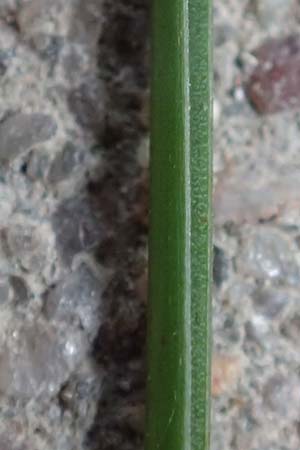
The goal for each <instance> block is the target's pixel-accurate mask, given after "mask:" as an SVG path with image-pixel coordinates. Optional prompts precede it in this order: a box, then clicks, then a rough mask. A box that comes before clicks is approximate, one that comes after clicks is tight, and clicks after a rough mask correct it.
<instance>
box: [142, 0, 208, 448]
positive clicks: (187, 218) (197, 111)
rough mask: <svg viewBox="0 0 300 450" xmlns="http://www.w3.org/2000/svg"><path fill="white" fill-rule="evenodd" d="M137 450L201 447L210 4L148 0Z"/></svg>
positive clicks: (204, 440) (204, 429)
mask: <svg viewBox="0 0 300 450" xmlns="http://www.w3.org/2000/svg"><path fill="white" fill-rule="evenodd" d="M152 44H153V60H152V67H153V69H152V126H151V128H152V129H151V133H152V144H151V211H150V242H149V258H150V285H149V297H150V298H149V337H148V348H149V359H148V363H149V378H148V415H147V427H146V450H159V449H163V450H206V449H207V448H208V445H209V416H210V406H209V397H210V352H211V342H210V284H211V231H212V225H211V180H212V175H211V2H210V0H154V2H153V40H152Z"/></svg>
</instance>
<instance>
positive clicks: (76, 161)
mask: <svg viewBox="0 0 300 450" xmlns="http://www.w3.org/2000/svg"><path fill="white" fill-rule="evenodd" d="M83 159H84V154H83V153H82V152H81V151H80V150H78V149H77V148H76V147H75V146H74V145H73V144H72V142H67V143H66V144H65V146H64V148H63V150H62V152H60V153H59V154H58V155H57V157H56V158H55V159H54V161H53V162H52V164H51V167H50V170H49V173H48V181H49V183H51V184H55V183H59V182H60V181H63V180H65V179H66V178H68V177H69V176H70V175H71V174H72V173H73V171H74V170H75V169H76V167H79V166H80V164H82V162H83Z"/></svg>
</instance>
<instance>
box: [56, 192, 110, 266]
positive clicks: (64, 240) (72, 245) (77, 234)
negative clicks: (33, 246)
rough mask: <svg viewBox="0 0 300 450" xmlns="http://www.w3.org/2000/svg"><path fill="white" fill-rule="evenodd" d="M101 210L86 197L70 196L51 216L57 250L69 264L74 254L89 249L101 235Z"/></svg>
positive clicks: (98, 240)
mask: <svg viewBox="0 0 300 450" xmlns="http://www.w3.org/2000/svg"><path fill="white" fill-rule="evenodd" d="M101 218H102V214H101V211H97V209H96V208H95V207H93V205H92V204H91V200H90V199H89V198H88V197H84V196H80V197H74V198H70V199H68V200H66V201H64V202H63V203H62V204H60V205H59V206H58V208H57V210H56V211H55V213H54V215H53V217H52V225H53V229H54V232H55V234H56V243H57V249H58V252H59V253H60V255H61V258H62V260H63V261H64V262H65V263H67V264H71V263H72V260H73V258H74V256H75V255H76V254H77V253H80V252H81V251H83V250H91V249H92V248H93V247H95V245H96V244H98V243H99V242H100V241H101V238H102V237H103V225H102V221H101Z"/></svg>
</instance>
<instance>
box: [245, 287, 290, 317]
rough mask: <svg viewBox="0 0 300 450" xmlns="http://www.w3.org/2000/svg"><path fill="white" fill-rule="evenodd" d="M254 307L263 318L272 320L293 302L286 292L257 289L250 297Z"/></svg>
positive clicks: (282, 290)
mask: <svg viewBox="0 0 300 450" xmlns="http://www.w3.org/2000/svg"><path fill="white" fill-rule="evenodd" d="M252 298H253V301H254V307H255V308H256V309H257V310H258V311H259V312H260V313H261V314H263V315H264V316H266V317H269V318H273V317H276V316H278V315H279V314H281V312H282V311H283V309H284V308H285V307H286V306H287V305H288V304H290V303H291V301H293V296H292V294H291V293H290V292H289V291H288V290H284V289H273V288H262V289H261V288H258V289H256V290H255V291H254V292H253V295H252Z"/></svg>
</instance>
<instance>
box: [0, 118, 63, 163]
mask: <svg viewBox="0 0 300 450" xmlns="http://www.w3.org/2000/svg"><path fill="white" fill-rule="evenodd" d="M56 130H57V125H56V123H55V121H54V120H53V118H52V117H51V116H49V115H47V114H43V113H32V114H25V113H17V114H14V115H12V116H9V117H8V118H7V119H4V121H3V122H1V123H0V161H2V162H5V161H12V160H13V159H14V158H16V157H17V156H19V155H21V154H22V153H24V152H26V151H27V150H29V149H30V148H32V147H33V146H34V145H36V144H39V143H42V142H45V141H48V140H49V139H51V138H52V137H53V136H54V135H55V133H56Z"/></svg>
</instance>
